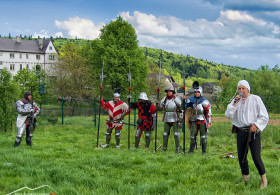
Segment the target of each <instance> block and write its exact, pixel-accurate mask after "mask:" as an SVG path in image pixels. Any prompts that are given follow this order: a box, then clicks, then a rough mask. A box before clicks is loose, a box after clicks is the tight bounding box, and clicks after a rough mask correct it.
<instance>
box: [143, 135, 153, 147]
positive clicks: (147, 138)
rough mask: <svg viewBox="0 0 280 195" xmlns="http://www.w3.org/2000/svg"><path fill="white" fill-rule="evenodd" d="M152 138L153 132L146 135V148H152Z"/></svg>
mask: <svg viewBox="0 0 280 195" xmlns="http://www.w3.org/2000/svg"><path fill="white" fill-rule="evenodd" d="M151 137H152V132H151V131H146V134H145V140H146V145H145V148H149V147H150V142H151Z"/></svg>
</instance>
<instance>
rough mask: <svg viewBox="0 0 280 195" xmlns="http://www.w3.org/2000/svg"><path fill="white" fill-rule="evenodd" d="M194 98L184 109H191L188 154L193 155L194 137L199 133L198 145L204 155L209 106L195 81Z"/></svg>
mask: <svg viewBox="0 0 280 195" xmlns="http://www.w3.org/2000/svg"><path fill="white" fill-rule="evenodd" d="M193 89H194V96H192V97H190V98H189V99H188V100H187V101H186V104H185V108H191V109H192V114H191V116H190V118H189V122H190V123H191V124H190V140H191V143H190V149H189V151H188V153H193V152H194V148H195V145H196V136H197V134H198V131H200V144H201V146H202V154H205V153H206V148H207V131H208V129H209V128H210V126H211V118H212V112H211V104H210V102H209V101H208V100H207V99H206V97H204V96H203V90H202V87H201V86H199V83H198V82H197V81H195V82H194V83H193Z"/></svg>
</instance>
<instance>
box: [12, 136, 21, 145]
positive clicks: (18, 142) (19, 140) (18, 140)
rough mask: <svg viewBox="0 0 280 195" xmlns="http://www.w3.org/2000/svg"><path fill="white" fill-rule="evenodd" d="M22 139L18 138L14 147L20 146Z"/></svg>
mask: <svg viewBox="0 0 280 195" xmlns="http://www.w3.org/2000/svg"><path fill="white" fill-rule="evenodd" d="M21 139H22V138H21V137H16V140H15V144H14V147H18V146H19V145H20V142H21Z"/></svg>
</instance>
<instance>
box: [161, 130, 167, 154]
mask: <svg viewBox="0 0 280 195" xmlns="http://www.w3.org/2000/svg"><path fill="white" fill-rule="evenodd" d="M167 145H168V133H167V132H165V131H164V132H163V147H162V150H163V151H166V150H167Z"/></svg>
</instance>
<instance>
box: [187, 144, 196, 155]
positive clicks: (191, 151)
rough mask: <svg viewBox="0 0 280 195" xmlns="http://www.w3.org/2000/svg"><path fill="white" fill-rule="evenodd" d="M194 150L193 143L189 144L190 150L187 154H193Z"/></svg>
mask: <svg viewBox="0 0 280 195" xmlns="http://www.w3.org/2000/svg"><path fill="white" fill-rule="evenodd" d="M194 148H195V143H193V144H192V143H191V145H190V149H189V151H188V154H191V153H193V151H194Z"/></svg>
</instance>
